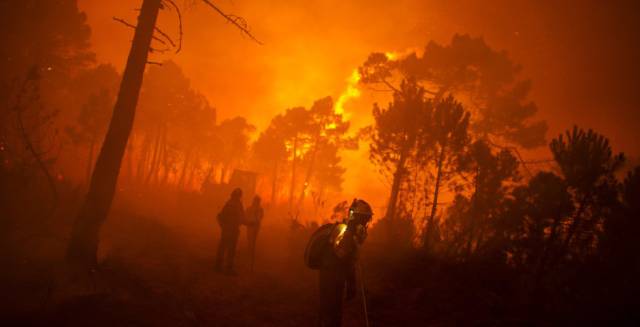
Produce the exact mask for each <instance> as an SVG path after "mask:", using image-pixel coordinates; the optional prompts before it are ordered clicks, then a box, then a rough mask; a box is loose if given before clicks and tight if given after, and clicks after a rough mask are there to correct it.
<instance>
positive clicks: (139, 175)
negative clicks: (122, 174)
mask: <svg viewBox="0 0 640 327" xmlns="http://www.w3.org/2000/svg"><path fill="white" fill-rule="evenodd" d="M149 147H151V141H150V139H149V135H145V137H144V141H143V143H142V146H141V148H140V155H139V158H138V169H137V170H136V183H139V184H142V182H143V181H144V176H145V173H146V170H145V168H146V167H147V161H148V158H149Z"/></svg>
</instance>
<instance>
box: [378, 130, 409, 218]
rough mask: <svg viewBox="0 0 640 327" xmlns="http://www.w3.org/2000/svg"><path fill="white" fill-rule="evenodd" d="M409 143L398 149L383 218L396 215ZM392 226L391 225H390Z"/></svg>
mask: <svg viewBox="0 0 640 327" xmlns="http://www.w3.org/2000/svg"><path fill="white" fill-rule="evenodd" d="M409 147H410V144H409V142H407V144H405V145H404V146H403V148H402V150H401V151H400V158H399V160H398V164H397V165H396V170H395V172H394V173H393V182H392V184H391V194H390V195H389V203H388V204H387V212H386V213H385V215H384V218H386V219H389V220H393V218H395V216H396V207H397V203H398V195H399V194H400V185H401V184H402V177H403V176H404V174H405V165H406V162H407V157H408V155H409ZM390 226H393V225H390Z"/></svg>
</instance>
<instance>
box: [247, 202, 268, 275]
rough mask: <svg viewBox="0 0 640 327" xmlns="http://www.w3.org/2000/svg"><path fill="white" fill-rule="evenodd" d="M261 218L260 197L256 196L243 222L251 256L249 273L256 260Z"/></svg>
mask: <svg viewBox="0 0 640 327" xmlns="http://www.w3.org/2000/svg"><path fill="white" fill-rule="evenodd" d="M262 217H264V210H263V209H262V207H261V206H260V197H259V196H257V195H256V196H255V197H254V198H253V202H252V203H251V206H249V207H248V208H247V212H246V221H245V224H246V225H247V240H248V241H249V255H250V256H251V271H253V264H254V263H255V260H256V241H257V239H258V232H259V231H260V223H261V222H262Z"/></svg>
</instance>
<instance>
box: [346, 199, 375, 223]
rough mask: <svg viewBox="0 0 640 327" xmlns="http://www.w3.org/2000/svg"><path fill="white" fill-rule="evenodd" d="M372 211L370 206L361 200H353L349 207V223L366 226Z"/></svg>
mask: <svg viewBox="0 0 640 327" xmlns="http://www.w3.org/2000/svg"><path fill="white" fill-rule="evenodd" d="M372 216H373V210H371V206H370V205H369V204H368V203H367V202H366V201H365V200H362V199H353V202H351V207H349V218H348V220H349V221H355V222H357V223H359V224H367V223H368V222H369V221H371V217H372Z"/></svg>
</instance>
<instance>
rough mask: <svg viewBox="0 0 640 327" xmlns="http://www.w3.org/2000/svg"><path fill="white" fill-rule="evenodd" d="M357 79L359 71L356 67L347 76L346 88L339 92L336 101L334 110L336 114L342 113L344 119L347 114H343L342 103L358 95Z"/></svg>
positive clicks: (358, 79) (358, 78)
mask: <svg viewBox="0 0 640 327" xmlns="http://www.w3.org/2000/svg"><path fill="white" fill-rule="evenodd" d="M359 81H360V73H358V70H357V69H354V70H353V72H351V76H349V78H347V88H346V89H345V90H344V92H342V94H340V96H339V97H338V100H337V101H336V105H335V108H334V112H335V113H336V114H337V115H343V116H345V119H348V117H347V115H345V112H344V104H345V102H347V100H349V99H352V98H357V97H359V96H360V90H358V87H357V86H358V82H359ZM334 125H335V124H334ZM334 127H335V126H334Z"/></svg>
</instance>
